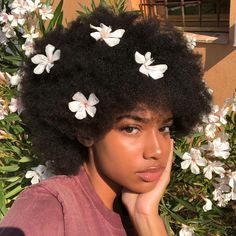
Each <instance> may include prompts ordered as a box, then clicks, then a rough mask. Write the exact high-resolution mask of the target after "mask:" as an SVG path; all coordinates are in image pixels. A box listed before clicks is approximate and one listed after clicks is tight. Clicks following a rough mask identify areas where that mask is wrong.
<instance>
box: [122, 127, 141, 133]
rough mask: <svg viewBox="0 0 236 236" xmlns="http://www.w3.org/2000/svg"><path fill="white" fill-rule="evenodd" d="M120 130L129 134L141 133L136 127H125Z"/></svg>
mask: <svg viewBox="0 0 236 236" xmlns="http://www.w3.org/2000/svg"><path fill="white" fill-rule="evenodd" d="M120 130H121V131H122V132H125V133H127V134H137V133H138V132H139V131H140V129H139V128H138V127H135V126H123V127H121V128H120Z"/></svg>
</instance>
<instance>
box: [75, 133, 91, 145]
mask: <svg viewBox="0 0 236 236" xmlns="http://www.w3.org/2000/svg"><path fill="white" fill-rule="evenodd" d="M77 140H78V141H79V142H80V143H81V144H83V145H84V146H85V147H92V146H93V144H94V139H93V138H91V137H84V136H81V135H79V134H78V135H77Z"/></svg>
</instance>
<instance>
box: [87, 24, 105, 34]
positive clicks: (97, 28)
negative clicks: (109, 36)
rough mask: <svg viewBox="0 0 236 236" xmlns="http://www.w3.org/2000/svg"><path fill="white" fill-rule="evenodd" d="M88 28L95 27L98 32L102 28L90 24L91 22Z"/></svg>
mask: <svg viewBox="0 0 236 236" xmlns="http://www.w3.org/2000/svg"><path fill="white" fill-rule="evenodd" d="M90 28H92V29H95V30H97V31H98V32H100V31H101V30H102V28H101V27H96V26H94V25H91V24H90Z"/></svg>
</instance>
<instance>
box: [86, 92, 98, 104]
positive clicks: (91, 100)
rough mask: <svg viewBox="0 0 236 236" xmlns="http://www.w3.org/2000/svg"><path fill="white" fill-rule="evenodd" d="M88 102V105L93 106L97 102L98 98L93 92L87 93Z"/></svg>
mask: <svg viewBox="0 0 236 236" xmlns="http://www.w3.org/2000/svg"><path fill="white" fill-rule="evenodd" d="M88 103H89V105H90V106H94V105H96V104H98V103H99V100H98V98H97V97H96V95H95V94H94V93H91V94H90V95H89V99H88Z"/></svg>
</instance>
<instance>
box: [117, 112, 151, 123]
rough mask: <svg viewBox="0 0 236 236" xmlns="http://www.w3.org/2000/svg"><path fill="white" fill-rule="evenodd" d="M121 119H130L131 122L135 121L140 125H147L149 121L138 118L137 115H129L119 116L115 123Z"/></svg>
mask: <svg viewBox="0 0 236 236" xmlns="http://www.w3.org/2000/svg"><path fill="white" fill-rule="evenodd" d="M122 119H132V120H135V121H138V122H141V123H148V122H149V121H150V120H149V119H147V118H143V117H140V116H138V115H131V114H127V115H122V116H119V117H117V118H116V121H117V122H118V121H120V120H122Z"/></svg>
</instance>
